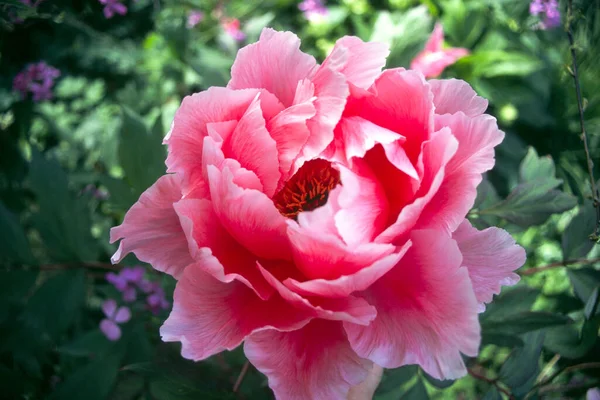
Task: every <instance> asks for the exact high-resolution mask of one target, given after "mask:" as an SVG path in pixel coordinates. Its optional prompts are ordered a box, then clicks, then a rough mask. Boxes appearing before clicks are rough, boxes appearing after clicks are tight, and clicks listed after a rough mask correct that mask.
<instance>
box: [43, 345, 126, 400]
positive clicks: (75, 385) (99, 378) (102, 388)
mask: <svg viewBox="0 0 600 400" xmlns="http://www.w3.org/2000/svg"><path fill="white" fill-rule="evenodd" d="M119 353H120V352H119V351H117V350H114V349H111V350H109V351H107V353H106V354H105V355H104V356H103V357H101V358H99V359H97V360H94V361H92V362H91V363H89V364H88V365H86V366H84V367H83V368H81V369H78V370H76V371H75V373H73V374H72V375H70V376H68V377H67V379H66V380H65V381H64V382H63V383H62V384H60V385H59V386H58V387H57V388H56V390H55V391H54V392H53V393H52V394H51V395H50V397H48V398H47V400H71V399H72V400H80V399H85V400H104V399H106V398H108V395H109V394H110V392H111V391H112V389H113V386H114V383H115V380H116V378H117V373H118V370H119V362H120V357H121V355H120V354H119Z"/></svg>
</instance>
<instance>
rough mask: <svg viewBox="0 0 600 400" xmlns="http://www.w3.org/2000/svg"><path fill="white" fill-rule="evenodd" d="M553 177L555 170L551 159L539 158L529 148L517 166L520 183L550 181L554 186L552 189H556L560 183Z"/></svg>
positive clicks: (534, 151)
mask: <svg viewBox="0 0 600 400" xmlns="http://www.w3.org/2000/svg"><path fill="white" fill-rule="evenodd" d="M555 175H556V168H555V167H554V161H553V160H552V157H550V156H544V157H540V156H538V153H537V151H536V150H535V149H534V148H533V147H529V148H528V149H527V154H526V155H525V158H523V161H521V165H520V166H519V180H520V181H521V182H531V181H532V182H535V181H548V180H550V181H551V182H553V183H554V184H555V186H554V187H556V186H558V185H559V184H560V181H559V180H558V179H555Z"/></svg>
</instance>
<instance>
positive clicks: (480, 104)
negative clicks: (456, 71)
mask: <svg viewBox="0 0 600 400" xmlns="http://www.w3.org/2000/svg"><path fill="white" fill-rule="evenodd" d="M429 84H430V85H431V91H432V92H433V103H434V104H435V113H436V114H439V115H442V114H456V113H457V112H459V111H462V112H464V113H465V114H466V115H467V116H469V117H475V116H477V115H481V114H483V113H484V112H485V110H486V109H487V107H488V101H487V100H486V99H484V98H483V97H479V96H477V93H476V92H475V91H474V90H473V88H471V85H469V84H468V83H467V82H465V81H462V80H459V79H439V80H438V79H431V80H429Z"/></svg>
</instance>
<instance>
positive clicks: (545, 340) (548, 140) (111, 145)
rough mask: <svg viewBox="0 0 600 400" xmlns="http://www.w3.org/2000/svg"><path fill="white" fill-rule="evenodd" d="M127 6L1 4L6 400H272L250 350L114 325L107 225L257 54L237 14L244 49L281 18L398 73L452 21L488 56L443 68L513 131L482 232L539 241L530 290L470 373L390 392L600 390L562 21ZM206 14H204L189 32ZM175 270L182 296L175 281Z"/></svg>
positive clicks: (373, 6)
mask: <svg viewBox="0 0 600 400" xmlns="http://www.w3.org/2000/svg"><path fill="white" fill-rule="evenodd" d="M125 4H126V6H127V7H128V11H127V14H126V15H124V16H119V15H116V16H114V17H113V18H111V19H106V18H105V17H104V15H103V10H102V9H103V5H102V4H100V3H99V2H98V1H94V0H89V1H83V2H71V1H66V0H54V1H51V0H46V1H42V2H39V4H38V5H37V7H30V6H26V5H24V4H23V3H22V2H21V1H17V0H0V32H1V34H0V393H2V395H1V397H2V398H6V399H13V398H14V399H57V400H58V399H99V400H100V399H107V398H110V399H122V400H134V399H205V398H206V399H212V398H214V399H228V398H232V399H234V398H243V399H263V398H272V394H271V392H270V391H269V389H268V387H267V386H266V380H265V378H264V377H263V376H262V375H261V374H259V373H258V372H257V371H256V370H253V369H250V370H249V372H248V374H247V376H246V377H245V380H244V383H243V384H242V385H241V387H240V389H239V391H238V392H237V393H233V391H232V387H233V383H234V382H235V380H236V379H237V376H238V374H239V372H240V370H241V369H242V366H243V364H244V362H245V360H244V357H243V353H242V351H241V349H238V350H236V351H233V352H230V353H226V354H223V355H219V356H215V357H213V358H211V359H209V360H207V361H205V362H202V363H192V362H189V361H186V360H184V359H182V358H181V357H180V356H179V352H178V351H179V350H178V346H176V345H170V344H163V343H161V342H160V340H159V338H158V327H159V326H160V324H161V322H162V321H163V320H164V318H165V317H166V315H164V314H160V315H157V316H152V315H150V314H148V313H146V314H136V313H135V312H134V317H133V318H132V320H131V321H130V322H128V323H126V324H125V325H124V326H123V332H124V333H123V336H122V338H121V339H120V340H119V341H117V342H110V341H108V340H107V339H106V338H105V337H104V336H103V335H102V333H101V332H100V330H99V329H98V323H99V321H100V319H101V318H102V314H101V311H100V304H101V302H102V300H103V299H105V298H107V297H110V296H111V295H112V296H114V295H115V293H114V288H112V287H111V286H110V285H108V284H107V282H106V281H105V279H104V273H105V272H106V268H109V267H108V265H109V258H110V255H111V254H112V253H113V252H114V250H115V247H114V246H113V245H110V244H108V230H109V228H110V227H111V226H114V225H115V224H118V223H119V222H120V221H121V219H122V217H123V215H124V213H125V212H126V210H127V209H128V208H129V207H130V206H131V205H132V204H133V203H134V202H135V200H136V199H137V197H138V196H139V194H140V193H141V192H142V191H143V190H144V189H145V188H147V187H148V186H149V185H150V184H151V183H152V182H153V181H154V180H155V179H156V178H157V177H158V176H160V175H161V174H162V173H163V172H164V169H165V167H164V157H165V149H164V147H163V146H162V145H161V141H162V137H163V136H164V134H165V133H166V132H167V131H168V129H169V127H170V124H171V121H172V118H173V115H174V112H175V110H176V109H177V107H178V106H179V103H180V101H181V99H182V98H183V97H184V96H186V95H189V94H191V93H194V92H198V91H201V90H203V89H206V88H208V87H209V86H213V85H225V84H226V83H227V81H228V78H229V68H230V67H231V65H232V62H233V59H234V57H235V54H236V52H237V50H238V48H239V47H240V46H242V45H243V44H244V42H241V43H240V42H236V41H235V40H234V39H232V38H231V37H230V36H229V35H227V34H226V32H225V31H224V30H223V29H222V27H221V25H220V23H219V19H220V18H223V16H228V17H232V18H238V19H239V20H240V21H241V27H242V30H243V32H244V33H245V35H246V40H245V42H252V41H255V40H256V39H257V38H258V35H259V33H260V31H261V29H262V28H263V27H264V26H271V27H274V28H276V29H285V30H292V31H293V32H296V33H297V34H298V35H299V36H300V37H301V39H302V46H303V50H304V51H306V52H309V53H311V54H313V55H315V56H316V57H317V58H318V59H323V58H324V57H325V56H326V54H327V53H328V51H329V50H330V49H331V48H332V46H333V44H334V42H335V40H336V39H337V38H339V37H341V36H343V35H347V34H352V35H357V36H359V37H361V38H362V39H364V40H377V41H383V42H386V43H388V44H389V45H390V48H391V55H390V57H389V61H388V67H408V65H409V64H410V60H411V59H412V58H413V57H414V56H415V55H416V53H417V52H418V51H419V50H420V49H422V47H423V45H424V43H425V41H426V39H427V37H428V35H429V33H430V32H431V29H432V27H433V23H434V21H438V20H439V21H441V22H442V24H443V26H444V29H445V32H446V41H447V42H448V44H450V45H452V46H455V47H466V48H469V49H470V51H471V54H470V55H469V56H467V57H465V58H462V59H460V60H459V61H458V62H457V63H456V64H455V65H453V66H452V67H450V68H448V69H447V70H446V71H445V73H444V76H446V77H456V78H460V79H464V80H466V81H468V82H469V83H470V84H471V85H472V86H473V87H474V88H475V90H476V91H477V92H478V93H479V94H480V95H482V96H484V97H486V98H487V99H489V101H490V107H489V110H488V112H490V113H491V114H493V115H494V116H496V117H497V118H498V120H499V123H500V125H501V128H502V129H503V130H504V131H505V132H506V139H505V141H504V142H503V143H502V144H501V145H500V146H499V148H498V149H497V152H496V155H497V164H496V167H495V168H494V170H493V171H492V172H490V173H489V174H488V176H487V177H486V179H485V180H484V182H483V183H482V184H481V186H480V187H479V193H478V194H479V196H478V199H477V202H476V205H475V208H474V210H473V211H472V212H471V213H470V218H471V220H472V222H473V223H474V224H475V225H476V226H477V227H479V228H480V229H482V228H485V227H487V226H491V225H496V226H501V227H503V228H504V229H507V230H508V231H509V232H511V234H513V235H514V236H515V237H516V238H517V239H518V242H519V243H520V244H521V245H523V246H524V247H525V248H526V250H527V255H528V261H527V264H526V266H525V267H523V268H522V270H521V271H520V272H521V274H522V280H521V282H520V283H519V284H518V285H517V286H516V287H514V288H510V289H507V290H504V291H503V293H502V294H501V295H500V296H498V297H497V298H496V300H495V302H494V303H492V304H491V305H489V306H488V308H487V310H486V311H485V313H483V314H481V323H482V328H483V344H482V349H481V353H480V355H479V357H478V358H477V359H469V360H467V363H468V366H469V371H470V375H469V376H467V377H465V378H463V379H460V380H458V381H456V382H452V381H437V380H435V379H433V378H431V377H429V376H427V374H425V373H424V372H423V371H421V370H419V368H417V367H414V366H406V367H403V368H399V369H396V370H389V371H386V374H385V376H384V378H383V381H382V383H381V385H380V386H379V388H378V391H377V394H376V399H381V400H386V399H390V400H391V399H398V398H402V399H426V398H432V399H442V398H444V399H445V398H452V399H454V398H462V399H480V398H484V399H501V398H508V394H509V393H510V396H512V398H514V399H525V398H527V399H536V398H549V399H559V398H561V399H562V398H574V399H579V398H583V397H584V395H585V392H586V390H587V389H588V388H592V387H595V386H599V385H600V368H599V366H600V364H599V362H600V341H598V329H599V327H600V306H599V304H598V303H599V294H598V293H599V287H600V270H599V267H600V262H598V257H600V250H599V249H598V246H596V247H594V246H593V243H592V242H591V241H589V240H588V235H589V233H591V232H592V230H593V228H594V211H593V207H592V204H591V201H590V191H589V183H588V175H587V170H586V158H585V154H584V152H583V146H582V143H581V140H580V138H579V133H580V128H579V119H578V109H577V102H576V99H575V92H574V86H573V81H572V77H571V72H570V69H569V67H568V66H569V64H570V63H571V59H570V53H569V43H568V41H567V37H566V34H565V32H564V29H562V28H560V27H559V28H556V29H553V30H540V29H536V23H537V20H536V17H533V16H531V15H529V12H528V5H529V4H528V2H527V1H524V0H486V1H479V0H422V1H416V0H372V1H368V0H342V1H329V2H327V6H328V10H329V14H328V16H327V17H326V18H323V19H321V20H316V21H307V20H306V18H305V17H304V16H303V15H302V13H301V12H300V11H299V10H298V2H297V1H292V0H266V1H261V2H258V1H256V2H252V1H244V0H233V1H228V2H217V1H214V0H213V1H210V0H208V1H206V0H202V1H200V0H186V1H176V0H163V1H160V0H137V1H126V2H125ZM565 6H566V5H565V4H564V3H561V12H562V14H563V22H564V21H565V15H566V12H565ZM574 9H575V13H574V21H573V24H574V34H575V42H576V50H577V54H578V56H579V63H580V68H579V80H580V82H581V86H582V89H583V97H584V105H585V119H586V124H587V131H588V132H587V133H588V139H589V144H590V149H591V157H592V159H593V160H599V159H600V94H599V93H600V80H599V79H598V77H599V72H600V69H599V67H598V66H599V65H600V45H599V44H600V12H598V10H599V9H600V2H599V1H598V0H579V1H575V2H574ZM192 10H200V11H202V12H203V13H204V16H205V17H204V20H203V21H201V22H200V23H199V24H198V25H196V26H195V27H193V28H189V27H188V26H187V16H188V14H189V12H190V11H192ZM40 60H44V61H46V62H47V63H48V64H49V65H52V66H54V67H55V68H57V69H59V70H60V71H61V76H60V78H59V79H58V80H57V85H56V87H55V88H54V98H53V99H52V100H49V101H43V102H39V103H34V102H32V101H31V99H22V98H20V96H18V94H17V93H16V92H15V91H13V89H12V85H13V82H12V81H13V78H14V77H15V76H16V75H17V74H18V73H19V71H21V70H22V69H23V68H24V67H25V66H26V65H27V64H28V63H33V62H38V61H40ZM598 164H600V163H598ZM599 172H600V171H599V170H598V168H597V167H596V169H595V173H596V176H597V177H598V176H600V173H599ZM90 185H91V186H92V187H93V188H94V190H103V191H105V192H107V193H108V194H109V196H108V197H106V196H97V195H94V193H95V192H91V193H90V192H89V190H86V188H89V187H90ZM571 260H579V261H578V262H576V263H575V262H571ZM585 260H588V261H585ZM563 262H565V265H567V266H566V267H564V266H562V265H561V263H563ZM124 264H125V265H132V264H138V261H137V260H135V258H134V257H132V256H130V257H128V258H126V259H125V260H124ZM548 265H550V267H549V268H541V269H540V270H539V271H536V270H534V269H535V268H536V267H540V266H548ZM83 267H85V268H83ZM148 273H151V272H150V269H148ZM161 279H162V280H163V285H164V287H165V288H166V290H167V292H168V293H172V290H173V282H172V280H171V279H170V278H167V277H163V278H161ZM111 290H112V291H113V292H111Z"/></svg>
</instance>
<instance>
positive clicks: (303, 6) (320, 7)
mask: <svg viewBox="0 0 600 400" xmlns="http://www.w3.org/2000/svg"><path fill="white" fill-rule="evenodd" d="M298 8H299V9H300V11H302V13H303V14H304V18H306V19H307V20H309V21H313V20H317V19H319V18H323V17H324V16H326V15H327V13H328V10H327V7H325V4H324V3H323V0H304V1H302V2H301V3H300V4H298Z"/></svg>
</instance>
